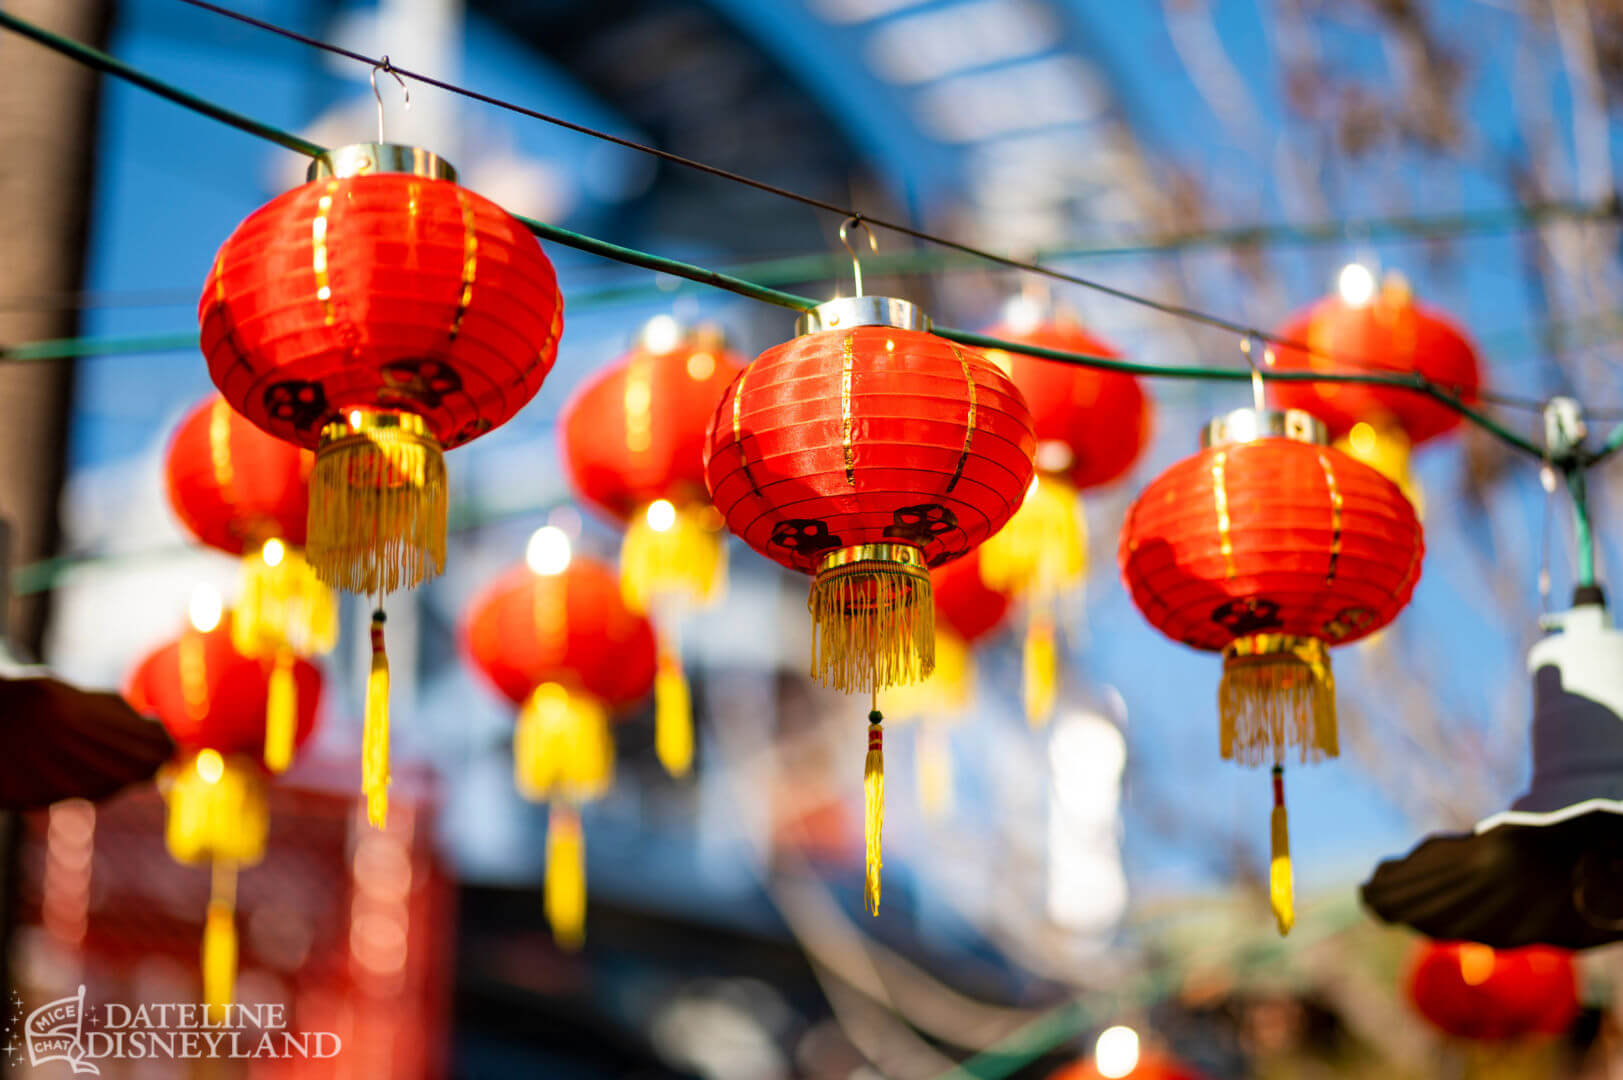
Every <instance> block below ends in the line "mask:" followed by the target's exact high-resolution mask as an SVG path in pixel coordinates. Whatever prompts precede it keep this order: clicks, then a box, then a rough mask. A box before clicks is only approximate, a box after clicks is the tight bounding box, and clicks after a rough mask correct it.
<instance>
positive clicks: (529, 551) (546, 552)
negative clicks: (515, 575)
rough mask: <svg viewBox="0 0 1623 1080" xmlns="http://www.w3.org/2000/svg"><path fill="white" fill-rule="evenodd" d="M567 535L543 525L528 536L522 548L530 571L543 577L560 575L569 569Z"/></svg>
mask: <svg viewBox="0 0 1623 1080" xmlns="http://www.w3.org/2000/svg"><path fill="white" fill-rule="evenodd" d="M571 555H572V552H571V551H570V544H569V534H567V533H565V532H564V531H563V530H562V529H560V528H558V526H556V525H543V526H541V527H540V528H539V529H537V530H535V532H534V533H532V534H531V536H530V542H529V543H528V544H526V545H525V546H524V561H525V563H527V564H528V565H529V567H530V569H531V570H532V571H534V572H535V573H537V574H541V575H542V576H544V577H550V576H552V575H554V574H561V573H563V572H564V571H565V570H567V569H569V560H570V558H571Z"/></svg>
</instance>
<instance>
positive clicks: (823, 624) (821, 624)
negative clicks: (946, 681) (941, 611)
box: [806, 544, 935, 693]
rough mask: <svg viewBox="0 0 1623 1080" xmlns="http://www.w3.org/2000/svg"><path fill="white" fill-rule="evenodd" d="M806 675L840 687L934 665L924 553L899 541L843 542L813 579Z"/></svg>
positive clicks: (901, 676)
mask: <svg viewBox="0 0 1623 1080" xmlns="http://www.w3.org/2000/svg"><path fill="white" fill-rule="evenodd" d="M806 606H807V608H808V609H809V610H810V611H811V616H812V666H811V673H812V677H813V678H815V679H816V680H817V681H818V682H820V683H822V684H823V685H824V686H832V687H834V688H835V689H836V690H844V691H846V692H847V693H869V692H872V691H876V690H883V689H885V688H887V687H891V686H905V685H907V684H909V683H916V682H919V681H920V680H921V679H925V678H927V677H929V675H930V673H931V672H932V671H934V670H935V603H934V602H933V600H932V599H931V592H930V572H929V571H928V570H927V569H925V566H924V558H923V554H922V553H921V552H920V551H919V549H918V548H915V547H912V546H910V545H906V544H867V545H862V546H860V547H852V548H843V549H841V550H840V551H837V552H835V553H834V554H833V555H831V556H829V557H828V558H827V559H825V560H824V561H823V565H822V568H821V569H819V570H818V571H817V576H816V578H814V579H813V581H812V587H811V595H810V597H809V598H808V599H807V603H806Z"/></svg>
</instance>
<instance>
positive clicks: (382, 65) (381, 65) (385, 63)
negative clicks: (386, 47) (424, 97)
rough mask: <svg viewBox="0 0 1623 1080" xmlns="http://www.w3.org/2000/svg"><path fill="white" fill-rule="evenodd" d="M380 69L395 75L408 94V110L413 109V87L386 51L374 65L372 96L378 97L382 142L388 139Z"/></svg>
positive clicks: (379, 133) (403, 91)
mask: <svg viewBox="0 0 1623 1080" xmlns="http://www.w3.org/2000/svg"><path fill="white" fill-rule="evenodd" d="M379 71H382V72H385V73H387V74H389V75H393V76H394V81H395V82H397V83H399V84H400V92H401V93H402V94H404V95H405V96H406V109H407V111H408V112H409V111H410V110H411V87H409V86H407V85H406V80H405V79H402V78H401V77H400V73H399V72H398V71H396V70H395V69H394V65H392V64H390V63H389V54H388V53H384V54H383V59H381V60H379V61H378V62H377V63H375V64H373V65H372V96H373V97H375V98H377V99H378V142H380V143H381V142H387V141H388V140H387V139H385V138H384V137H383V95H382V94H381V93H380V92H379V91H378V72H379Z"/></svg>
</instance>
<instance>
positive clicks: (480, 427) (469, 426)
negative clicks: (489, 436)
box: [445, 416, 496, 450]
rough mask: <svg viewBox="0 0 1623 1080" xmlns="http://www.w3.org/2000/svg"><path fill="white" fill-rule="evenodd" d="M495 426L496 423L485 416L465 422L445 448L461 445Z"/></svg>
mask: <svg viewBox="0 0 1623 1080" xmlns="http://www.w3.org/2000/svg"><path fill="white" fill-rule="evenodd" d="M495 426H496V425H494V424H492V423H491V422H490V421H489V420H487V419H486V418H485V417H483V416H480V417H476V418H475V419H473V420H469V421H468V422H467V423H466V424H463V425H462V426H461V427H460V428H458V429H457V433H456V434H455V435H452V436H451V437H450V439H448V440H447V441H446V443H445V448H446V449H447V450H450V449H452V448H454V447H458V446H461V445H462V444H463V443H465V442H471V441H473V440H474V439H477V438H478V437H479V436H481V435H483V434H484V433H485V432H487V431H489V430H490V429H491V428H493V427H495Z"/></svg>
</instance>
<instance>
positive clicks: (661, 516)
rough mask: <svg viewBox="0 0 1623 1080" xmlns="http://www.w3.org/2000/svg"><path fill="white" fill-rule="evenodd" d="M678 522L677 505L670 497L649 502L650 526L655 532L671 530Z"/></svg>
mask: <svg viewBox="0 0 1623 1080" xmlns="http://www.w3.org/2000/svg"><path fill="white" fill-rule="evenodd" d="M675 524H676V507H674V506H672V505H671V501H670V500H669V499H655V500H654V501H653V502H651V503H649V504H648V527H649V528H650V529H653V530H654V531H655V532H669V531H670V528H671V526H672V525H675Z"/></svg>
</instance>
